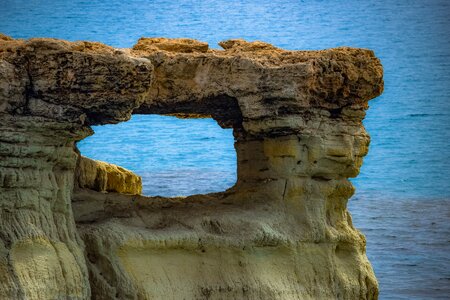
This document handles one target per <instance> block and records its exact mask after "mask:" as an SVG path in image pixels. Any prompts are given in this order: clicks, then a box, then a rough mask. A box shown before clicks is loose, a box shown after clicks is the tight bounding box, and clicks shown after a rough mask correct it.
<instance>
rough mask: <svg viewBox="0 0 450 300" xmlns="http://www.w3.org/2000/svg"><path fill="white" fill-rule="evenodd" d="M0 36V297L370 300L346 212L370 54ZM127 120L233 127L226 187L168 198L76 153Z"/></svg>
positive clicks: (361, 147)
mask: <svg viewBox="0 0 450 300" xmlns="http://www.w3.org/2000/svg"><path fill="white" fill-rule="evenodd" d="M220 46H221V47H222V48H223V49H224V50H213V49H209V47H208V45H207V44H206V43H203V42H199V41H195V40H189V39H164V38H158V39H156V38H152V39H149V38H142V39H140V40H139V41H138V43H137V44H136V45H135V46H134V47H133V48H132V49H114V48H111V47H108V46H105V45H102V44H99V43H92V42H66V41H61V40H54V39H30V40H13V39H11V38H8V37H6V36H1V35H0V225H1V226H0V279H1V280H0V298H2V299H3V298H5V299H90V298H92V299H376V298H377V296H378V287H377V281H376V278H375V276H374V274H373V271H372V268H371V266H370V263H369V262H368V260H367V257H366V255H365V239H364V236H363V235H362V234H361V233H360V232H359V231H357V230H356V229H355V228H354V227H353V225H352V222H351V216H350V214H349V213H348V211H347V209H346V204H347V201H348V199H349V198H350V197H351V195H352V194H353V192H354V188H353V187H352V185H351V183H350V182H349V180H348V178H349V177H354V176H356V175H357V174H358V171H359V168H360V166H361V164H362V158H363V156H364V155H365V154H366V153H367V149H368V144H369V136H368V134H367V133H366V132H365V130H364V127H363V125H362V119H363V118H364V115H365V110H366V109H367V108H368V105H367V101H368V100H370V99H372V98H374V97H376V96H378V95H379V94H380V93H381V92H382V89H383V81H382V67H381V64H380V62H379V60H378V59H377V58H376V57H375V56H374V54H373V52H372V51H370V50H365V49H353V48H336V49H330V50H323V51H286V50H282V49H279V48H276V47H274V46H272V45H270V44H266V43H263V42H252V43H249V42H246V41H243V40H230V41H225V42H222V43H220ZM132 113H139V114H172V115H177V116H179V117H187V118H189V117H192V118H195V117H212V118H214V119H215V120H216V121H217V122H218V123H219V124H220V125H221V126H222V127H224V128H233V132H234V136H235V140H236V143H235V148H236V152H237V158H238V162H237V164H238V179H237V182H236V184H235V185H234V186H233V187H232V188H230V189H229V190H227V191H224V192H222V193H215V194H207V195H193V196H189V197H185V198H181V197H179V198H162V197H146V196H142V195H140V192H141V182H140V178H139V177H138V176H136V175H134V174H132V173H131V172H129V171H127V170H125V169H123V168H120V167H118V166H114V165H111V164H108V163H102V162H97V161H93V160H90V159H87V158H83V157H81V156H80V155H79V152H78V151H77V149H76V142H77V141H79V140H81V139H83V138H85V137H86V136H88V135H90V134H92V130H91V129H90V126H91V125H96V124H107V123H116V122H121V121H125V120H127V119H128V118H129V117H130V115H131V114H132Z"/></svg>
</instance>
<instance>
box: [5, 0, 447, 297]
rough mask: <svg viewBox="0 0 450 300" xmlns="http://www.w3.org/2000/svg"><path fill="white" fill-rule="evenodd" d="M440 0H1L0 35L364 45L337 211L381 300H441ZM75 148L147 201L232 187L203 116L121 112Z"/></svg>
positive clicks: (443, 99) (229, 170) (214, 133)
mask: <svg viewBox="0 0 450 300" xmlns="http://www.w3.org/2000/svg"><path fill="white" fill-rule="evenodd" d="M449 12H450V2H449V1H434V0H429V1H404V0H403V1H395V3H394V1H387V0H384V1H377V2H372V3H369V2H362V1H355V0H352V1H275V0H272V1H265V0H261V1H218V0H210V1H167V0H159V1H146V0H140V1H118V0H113V1H80V0H74V1H69V0H61V1H38V0H26V1H25V0H21V1H9V0H3V1H2V2H1V5H0V15H1V18H0V32H3V33H6V34H8V35H11V36H13V37H15V38H28V37H35V36H46V37H57V38H63V39H68V40H79V39H83V40H94V41H101V42H104V43H107V44H110V45H112V46H116V47H130V46H132V45H133V44H134V43H135V41H136V40H137V39H138V38H139V37H141V36H166V37H191V38H196V39H200V40H203V41H207V42H209V43H210V45H211V46H212V47H216V46H215V45H217V42H218V41H220V40H223V39H228V38H245V39H249V40H255V39H259V40H264V41H267V42H271V43H273V44H275V45H276V46H279V47H283V48H287V49H322V48H330V47H336V46H342V45H348V46H354V47H365V48H371V49H373V50H375V53H376V55H377V56H378V57H380V58H381V60H382V63H383V65H384V69H385V83H386V85H385V92H384V94H383V95H382V96H381V97H379V98H377V99H375V100H373V101H371V102H370V106H371V107H370V110H369V111H368V114H367V118H366V120H365V122H364V124H365V126H366V128H367V130H368V131H369V133H370V134H371V136H372V143H371V146H370V152H369V154H368V156H367V157H366V158H365V161H364V165H363V167H362V170H361V174H360V175H359V177H358V178H356V179H354V180H353V183H354V184H355V186H356V187H357V191H358V192H357V194H356V195H355V196H354V197H353V198H352V200H351V201H350V203H349V208H350V210H351V212H352V214H353V217H354V223H355V225H356V226H357V227H358V228H360V229H361V230H362V231H363V232H364V233H365V234H366V236H367V240H368V243H367V252H368V256H369V259H370V260H371V262H372V263H373V266H374V269H375V272H376V274H377V277H378V279H379V281H380V288H381V294H380V298H381V299H449V298H450V264H449V262H450V225H449V224H450V222H449V219H450V183H449V182H450V150H449V148H450V71H449V70H450V31H449V29H448V28H450V15H449V14H450V13H449ZM95 131H96V134H95V135H94V136H93V137H90V138H88V139H86V140H85V141H83V142H81V143H80V145H79V146H80V149H81V151H82V153H84V154H86V155H88V156H90V157H94V158H97V159H102V160H106V161H109V162H113V163H117V164H119V165H122V166H125V167H127V168H129V169H131V170H134V171H136V172H137V173H139V174H141V175H142V176H143V178H144V183H145V187H144V188H145V192H146V193H147V194H161V195H177V194H192V193H205V192H210V191H219V190H223V189H225V188H226V187H229V186H230V185H232V183H233V182H234V180H235V176H236V175H235V171H236V170H235V168H236V162H235V153H234V150H233V139H232V135H231V132H230V131H227V130H222V129H220V128H219V127H218V126H217V125H216V124H215V122H214V121H212V120H188V121H186V120H177V119H174V118H168V117H161V116H134V117H133V119H132V120H131V121H129V122H127V123H123V124H119V125H109V126H104V127H97V128H95Z"/></svg>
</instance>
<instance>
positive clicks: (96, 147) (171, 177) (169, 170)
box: [77, 115, 236, 197]
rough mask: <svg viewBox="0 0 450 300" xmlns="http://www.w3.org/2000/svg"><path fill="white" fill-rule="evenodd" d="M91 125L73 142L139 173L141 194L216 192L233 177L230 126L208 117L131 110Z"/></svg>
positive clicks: (94, 156) (93, 156) (82, 149)
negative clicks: (124, 117) (120, 118)
mask: <svg viewBox="0 0 450 300" xmlns="http://www.w3.org/2000/svg"><path fill="white" fill-rule="evenodd" d="M93 129H94V131H95V134H94V135H92V136H90V137H88V138H86V139H84V140H82V141H80V142H78V144H77V146H78V149H79V150H80V152H81V154H82V155H83V156H85V157H88V158H91V159H95V160H99V161H103V162H107V163H110V164H115V165H118V166H121V167H123V168H126V169H128V170H130V171H132V172H134V173H135V174H137V175H139V176H141V177H142V194H143V195H147V196H150V195H151V196H156V195H159V196H169V197H170V196H188V195H193V194H200V193H210V192H219V191H224V190H226V189H227V188H229V187H231V186H232V185H233V184H234V183H235V182H236V152H235V150H234V138H233V132H232V129H222V128H221V127H220V126H219V125H218V124H217V122H216V121H214V120H213V119H178V118H176V117H171V116H160V115H133V116H132V118H131V120H129V121H128V122H123V123H119V124H115V125H103V126H94V127H93Z"/></svg>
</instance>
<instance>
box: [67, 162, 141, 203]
mask: <svg viewBox="0 0 450 300" xmlns="http://www.w3.org/2000/svg"><path fill="white" fill-rule="evenodd" d="M75 180H76V185H77V187H79V188H85V189H91V190H94V191H98V192H117V193H122V194H132V195H139V194H141V193H142V178H141V177H140V176H138V175H136V174H134V173H133V172H131V171H129V170H127V169H125V168H122V167H119V166H116V165H114V164H109V163H106V162H103V161H98V160H93V159H90V158H87V157H84V156H80V158H79V160H78V165H77V173H76V179H75Z"/></svg>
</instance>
